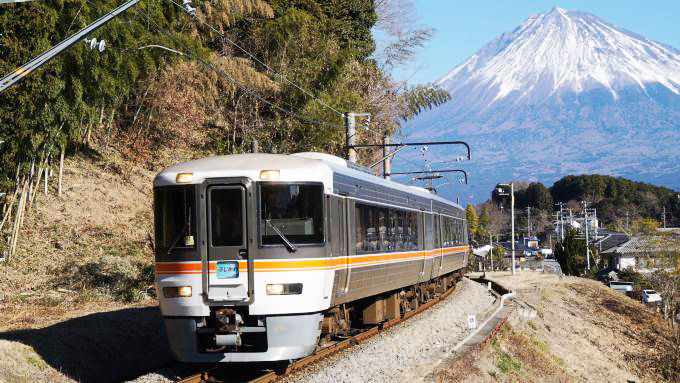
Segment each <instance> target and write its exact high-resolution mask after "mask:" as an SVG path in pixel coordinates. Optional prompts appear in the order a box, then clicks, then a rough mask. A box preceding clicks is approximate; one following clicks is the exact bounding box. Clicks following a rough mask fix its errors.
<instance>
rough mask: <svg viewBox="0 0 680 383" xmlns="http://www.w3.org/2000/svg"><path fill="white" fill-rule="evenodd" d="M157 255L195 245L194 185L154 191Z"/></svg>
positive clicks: (194, 246)
mask: <svg viewBox="0 0 680 383" xmlns="http://www.w3.org/2000/svg"><path fill="white" fill-rule="evenodd" d="M154 221H155V226H156V254H158V255H159V256H167V255H170V254H171V253H172V252H174V251H177V250H181V249H194V248H196V192H195V187H194V186H193V185H192V186H181V187H167V188H157V189H155V190H154Z"/></svg>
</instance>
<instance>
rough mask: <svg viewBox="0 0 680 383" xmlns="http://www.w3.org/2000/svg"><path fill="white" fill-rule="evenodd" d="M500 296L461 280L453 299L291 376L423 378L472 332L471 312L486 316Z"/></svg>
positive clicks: (361, 379)
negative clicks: (470, 323) (469, 320)
mask: <svg viewBox="0 0 680 383" xmlns="http://www.w3.org/2000/svg"><path fill="white" fill-rule="evenodd" d="M495 301H496V297H495V296H494V295H492V294H491V293H489V292H488V290H487V288H486V287H485V286H484V285H481V284H478V283H475V282H472V281H470V280H469V279H466V278H465V279H463V280H461V281H460V282H459V283H458V285H457V286H456V290H455V291H454V293H453V294H451V295H450V296H449V297H448V298H447V299H445V300H443V301H442V302H440V303H439V304H437V305H435V306H433V307H432V308H430V309H428V310H426V311H425V312H423V313H421V314H419V315H418V316H416V317H413V318H411V319H409V320H408V321H406V322H404V323H402V324H400V325H397V326H395V327H393V328H390V329H388V330H386V331H384V332H383V333H381V334H379V335H377V336H375V337H373V338H370V339H369V340H367V341H366V342H364V343H361V344H359V345H357V346H355V347H352V348H350V349H347V350H345V351H343V352H341V353H339V354H336V355H333V356H332V357H330V358H328V359H325V360H323V361H320V362H319V363H317V364H315V365H313V366H311V367H309V368H307V369H305V370H303V371H300V372H298V373H296V374H293V375H291V376H289V377H287V378H286V379H285V380H284V381H285V382H310V383H311V382H329V381H335V382H368V381H371V382H376V381H380V382H396V381H408V382H412V381H418V380H419V379H420V378H421V377H423V376H425V375H427V373H428V372H429V370H430V369H431V367H432V365H434V364H435V363H436V362H437V361H438V360H439V359H441V358H442V355H446V354H450V353H452V352H453V347H454V346H455V345H456V344H457V343H458V342H459V341H460V340H462V339H463V338H464V337H465V336H466V335H467V334H469V333H470V332H472V330H471V329H469V328H468V315H476V318H477V320H478V321H480V323H481V321H483V320H485V319H486V318H487V317H488V316H489V315H491V314H492V313H493V312H494V310H495V306H494V302H495Z"/></svg>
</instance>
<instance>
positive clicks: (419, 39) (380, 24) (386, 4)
mask: <svg viewBox="0 0 680 383" xmlns="http://www.w3.org/2000/svg"><path fill="white" fill-rule="evenodd" d="M375 9H376V14H377V15H378V20H377V21H376V23H375V29H376V30H377V33H376V40H377V41H376V42H377V44H378V49H377V50H376V51H377V53H376V59H377V60H378V62H380V64H381V66H382V67H383V68H385V69H387V70H390V69H392V68H394V67H395V66H399V65H404V64H407V63H409V62H411V61H413V60H414V59H415V58H416V56H417V54H418V50H419V49H420V48H422V47H423V46H424V45H425V43H427V42H428V41H430V40H431V39H432V38H433V37H434V35H435V33H436V31H435V30H434V29H433V28H428V27H425V26H422V25H420V24H419V18H420V17H419V15H418V13H417V12H416V8H415V5H414V3H413V1H412V0H377V1H376V2H375Z"/></svg>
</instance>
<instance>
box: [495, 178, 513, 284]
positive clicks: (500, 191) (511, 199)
mask: <svg viewBox="0 0 680 383" xmlns="http://www.w3.org/2000/svg"><path fill="white" fill-rule="evenodd" d="M498 186H510V222H511V224H510V228H511V234H510V240H511V246H512V266H511V267H510V269H511V270H512V275H515V185H514V184H513V183H512V182H510V183H509V184H498ZM496 192H497V193H498V195H508V194H507V193H505V192H504V191H503V189H502V188H498V189H496Z"/></svg>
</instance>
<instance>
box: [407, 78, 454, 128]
mask: <svg viewBox="0 0 680 383" xmlns="http://www.w3.org/2000/svg"><path fill="white" fill-rule="evenodd" d="M402 98H403V100H404V103H405V104H406V107H405V108H404V112H403V113H402V115H401V118H403V119H404V120H408V119H410V118H413V117H415V116H417V115H418V114H420V113H421V112H423V111H425V110H429V109H432V108H434V107H436V106H439V105H442V104H444V103H445V102H447V101H449V100H451V95H450V94H449V93H448V92H447V91H445V90H444V89H442V88H440V87H438V86H431V85H414V86H413V87H407V89H406V91H405V92H404V93H403V94H402Z"/></svg>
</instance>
